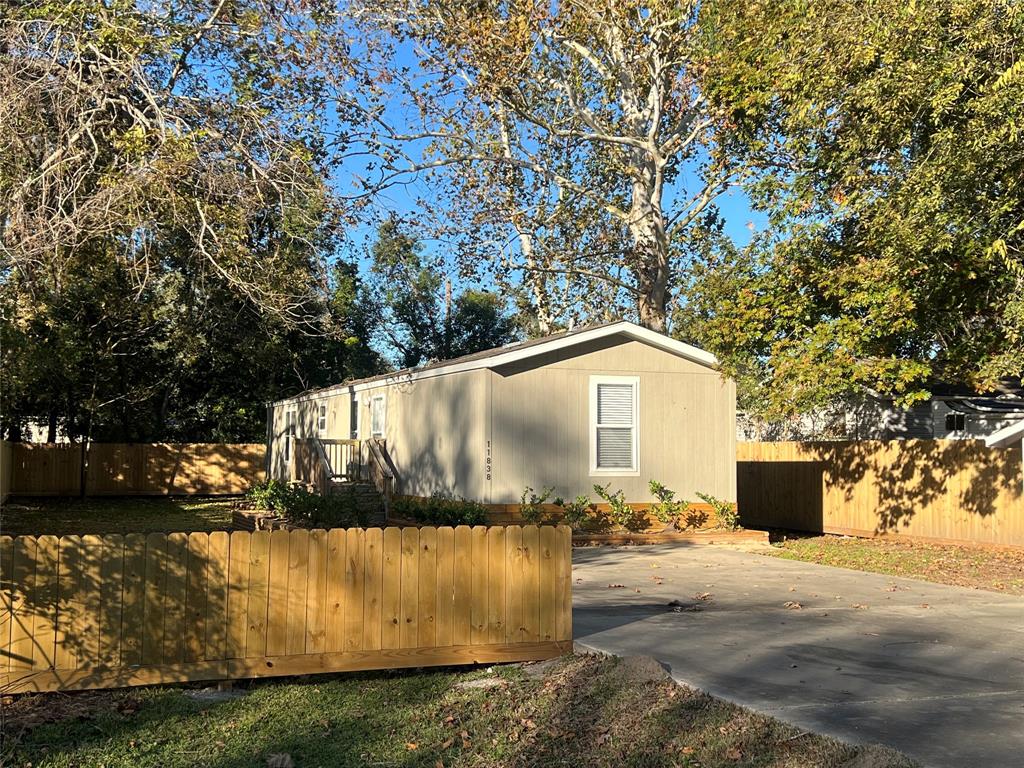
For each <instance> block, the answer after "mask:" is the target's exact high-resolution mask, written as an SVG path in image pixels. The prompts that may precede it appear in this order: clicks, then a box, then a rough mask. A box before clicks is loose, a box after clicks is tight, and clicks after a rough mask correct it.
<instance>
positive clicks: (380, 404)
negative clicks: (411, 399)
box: [370, 395, 387, 437]
mask: <svg viewBox="0 0 1024 768" xmlns="http://www.w3.org/2000/svg"><path fill="white" fill-rule="evenodd" d="M386 413H387V404H386V401H385V400H384V395H374V397H373V399H372V400H371V401H370V437H384V426H385V423H384V422H385V415H386Z"/></svg>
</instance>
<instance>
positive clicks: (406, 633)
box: [398, 527, 420, 648]
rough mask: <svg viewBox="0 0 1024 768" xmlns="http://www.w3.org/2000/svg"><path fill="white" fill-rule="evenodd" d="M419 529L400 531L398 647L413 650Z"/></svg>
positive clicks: (417, 605)
mask: <svg viewBox="0 0 1024 768" xmlns="http://www.w3.org/2000/svg"><path fill="white" fill-rule="evenodd" d="M419 539H420V531H419V528H415V527H409V528H403V529H402V578H401V583H402V587H401V591H402V611H401V614H400V616H401V623H400V625H399V633H398V634H399V639H398V642H399V647H400V648H415V647H416V646H417V643H418V640H419V638H418V636H417V634H418V630H419V604H420V601H419V590H418V589H417V584H418V583H419Z"/></svg>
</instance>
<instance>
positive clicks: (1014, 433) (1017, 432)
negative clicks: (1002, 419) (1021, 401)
mask: <svg viewBox="0 0 1024 768" xmlns="http://www.w3.org/2000/svg"><path fill="white" fill-rule="evenodd" d="M1018 440H1024V419H1022V420H1021V421H1018V422H1016V423H1014V424H1010V425H1009V426H1006V427H1003V428H1002V429H1000V430H998V431H996V432H993V433H992V434H991V435H989V436H988V437H986V438H985V445H987V446H988V447H989V448H1004V447H1006V446H1008V445H1010V444H1012V443H1015V442H1017V441H1018Z"/></svg>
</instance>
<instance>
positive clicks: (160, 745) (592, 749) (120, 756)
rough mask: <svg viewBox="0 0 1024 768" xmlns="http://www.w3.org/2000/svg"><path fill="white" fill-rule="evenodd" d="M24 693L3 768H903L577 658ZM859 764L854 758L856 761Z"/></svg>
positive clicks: (638, 670) (877, 752) (633, 663)
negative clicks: (218, 686) (216, 686)
mask: <svg viewBox="0 0 1024 768" xmlns="http://www.w3.org/2000/svg"><path fill="white" fill-rule="evenodd" d="M231 693H232V694H236V695H223V694H216V693H215V692H212V691H198V690H196V689H192V690H187V689H180V688H163V689H161V688H149V689H135V690H129V691H118V692H98V693H97V692H85V693H80V694H70V695H65V694H50V695H36V696H30V697H22V698H19V699H17V700H15V701H13V702H8V703H7V705H6V722H5V726H4V727H5V731H6V732H7V734H8V738H7V739H6V740H5V742H6V746H5V747H4V748H5V749H6V754H3V753H0V764H3V765H10V766H27V765H31V766H33V767H34V768H71V767H72V766H99V765H102V766H106V768H119V767H121V766H132V767H133V768H134V767H135V766H138V767H139V768H145V767H147V766H162V767H165V768H179V767H180V768H186V767H187V768H199V767H200V766H211V767H212V766H216V768H242V767H243V766H245V767H246V768H250V767H251V766H266V765H277V766H295V768H314V767H315V766H324V767H325V768H326V767H327V766H330V767H331V768H335V767H340V766H364V765H383V766H424V767H425V768H437V766H447V767H448V768H453V767H454V766H467V767H468V766H474V767H477V766H609V767H614V768H623V767H625V766H645V767H646V766H650V767H652V768H656V767H660V766H666V767H668V766H702V767H703V768H712V767H714V766H729V768H734V767H736V766H763V767H766V768H767V767H771V768H797V767H798V766H799V767H801V768H811V767H818V766H820V767H822V768H825V767H826V766H835V767H837V768H838V767H844V766H850V768H852V766H854V765H856V766H858V768H865V767H867V766H870V768H897V767H899V768H902V767H903V766H909V765H911V763H910V762H908V761H907V760H906V759H905V758H903V757H901V756H900V755H898V754H896V753H894V752H891V751H889V750H885V749H881V748H877V747H867V748H859V747H851V746H848V745H845V744H841V743H839V742H836V741H834V740H832V739H828V738H825V737H822V736H816V735H814V734H807V733H804V732H802V731H800V730H798V729H796V728H794V727H792V726H789V725H785V724H783V723H780V722H779V721H777V720H773V719H771V718H768V717H764V716H761V715H755V714H753V713H751V712H748V711H747V710H744V709H741V708H739V707H736V706H734V705H731V704H727V703H725V702H722V701H719V700H717V699H714V698H712V697H710V696H707V695H705V694H702V693H699V692H697V691H694V690H691V689H688V688H683V687H680V686H678V685H676V684H675V683H674V682H673V681H672V680H671V679H669V678H668V677H667V676H666V675H665V674H664V671H663V670H661V668H660V667H658V666H657V665H656V664H655V663H654V662H653V661H652V660H650V659H644V658H642V657H641V658H633V659H626V660H619V659H613V658H605V657H595V656H571V657H567V658H564V659H560V660H557V661H554V662H544V663H541V664H526V665H508V666H504V667H495V668H493V669H489V670H485V669H477V670H471V671H451V670H439V671H406V672H393V673H380V674H372V675H371V674H362V675H346V676H340V675H338V676H323V677H316V678H312V677H310V678H294V679H286V680H277V681H261V682H256V683H252V684H250V685H249V687H248V688H243V689H236V691H234V692H231ZM851 761H856V762H851Z"/></svg>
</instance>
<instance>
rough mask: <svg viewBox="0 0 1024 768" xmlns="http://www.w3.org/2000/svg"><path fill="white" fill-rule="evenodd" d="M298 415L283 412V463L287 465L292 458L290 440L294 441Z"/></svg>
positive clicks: (293, 412)
mask: <svg viewBox="0 0 1024 768" xmlns="http://www.w3.org/2000/svg"><path fill="white" fill-rule="evenodd" d="M297 416H298V414H297V413H296V412H295V411H294V410H291V411H285V412H284V462H285V464H287V463H288V462H289V461H291V458H292V440H294V439H295V422H296V421H297V420H298V419H297Z"/></svg>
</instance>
